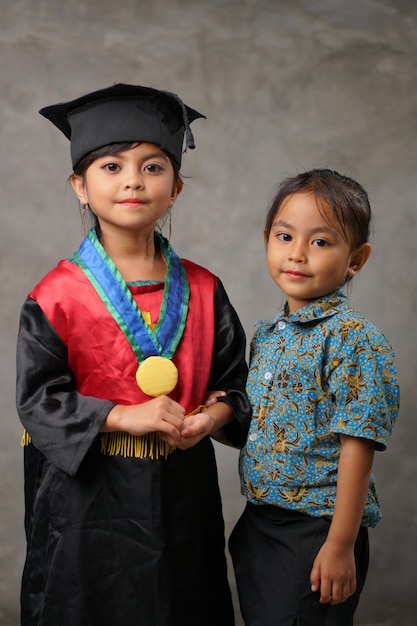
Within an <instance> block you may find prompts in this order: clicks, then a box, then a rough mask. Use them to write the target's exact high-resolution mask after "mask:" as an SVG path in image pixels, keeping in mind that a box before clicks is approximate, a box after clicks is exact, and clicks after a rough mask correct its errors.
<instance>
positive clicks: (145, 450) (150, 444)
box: [100, 432, 175, 459]
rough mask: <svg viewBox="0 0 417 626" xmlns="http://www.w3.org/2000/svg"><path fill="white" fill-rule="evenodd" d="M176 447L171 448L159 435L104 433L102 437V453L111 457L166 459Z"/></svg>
mask: <svg viewBox="0 0 417 626" xmlns="http://www.w3.org/2000/svg"><path fill="white" fill-rule="evenodd" d="M174 450H175V446H170V445H169V444H168V443H167V442H166V441H162V439H161V438H160V437H159V435H158V433H146V435H140V436H137V435H130V434H129V433H123V432H112V433H104V435H103V436H102V437H101V450H100V451H101V453H102V454H109V455H110V456H124V457H125V458H126V457H135V458H137V459H144V458H146V457H150V458H151V459H160V458H161V457H163V458H164V459H166V458H167V457H168V455H169V454H171V452H173V451H174Z"/></svg>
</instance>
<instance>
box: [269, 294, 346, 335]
mask: <svg viewBox="0 0 417 626" xmlns="http://www.w3.org/2000/svg"><path fill="white" fill-rule="evenodd" d="M348 308H349V300H348V298H347V296H346V295H345V294H344V293H343V288H342V287H340V288H339V289H336V290H335V291H332V292H331V293H329V294H327V295H326V296H323V297H321V298H317V299H316V300H312V301H311V302H309V303H308V304H306V305H305V306H303V307H302V308H301V309H298V311H295V313H292V315H288V304H287V302H285V303H284V304H283V306H282V307H281V309H280V311H279V313H278V315H277V316H276V318H275V319H274V320H271V321H270V322H267V325H268V326H275V324H276V323H277V322H278V321H279V320H283V319H284V320H286V321H288V322H291V323H294V324H305V323H307V322H312V321H318V320H321V319H325V318H327V317H331V316H332V315H335V314H336V313H340V311H341V310H342V309H343V310H346V309H348Z"/></svg>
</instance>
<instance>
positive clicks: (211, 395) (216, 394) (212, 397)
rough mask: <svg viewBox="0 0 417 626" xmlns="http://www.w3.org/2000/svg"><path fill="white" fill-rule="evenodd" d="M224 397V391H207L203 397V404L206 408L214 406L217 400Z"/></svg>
mask: <svg viewBox="0 0 417 626" xmlns="http://www.w3.org/2000/svg"><path fill="white" fill-rule="evenodd" d="M225 395H226V392H225V391H207V393H206V395H205V396H204V400H203V404H205V405H206V406H211V405H213V404H216V402H217V398H220V397H221V396H225Z"/></svg>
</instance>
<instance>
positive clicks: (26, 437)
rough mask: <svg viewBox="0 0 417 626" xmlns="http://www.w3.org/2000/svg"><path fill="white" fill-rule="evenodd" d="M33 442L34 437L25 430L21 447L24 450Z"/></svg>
mask: <svg viewBox="0 0 417 626" xmlns="http://www.w3.org/2000/svg"><path fill="white" fill-rule="evenodd" d="M31 441H32V437H31V436H30V435H29V433H28V431H27V430H26V428H25V429H24V431H23V435H22V439H21V440H20V445H21V446H22V448H25V447H26V446H28V445H29V444H30V443H31Z"/></svg>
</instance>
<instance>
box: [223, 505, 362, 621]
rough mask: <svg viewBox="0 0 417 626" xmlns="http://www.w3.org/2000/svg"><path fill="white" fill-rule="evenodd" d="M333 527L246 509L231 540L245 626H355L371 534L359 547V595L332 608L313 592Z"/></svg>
mask: <svg viewBox="0 0 417 626" xmlns="http://www.w3.org/2000/svg"><path fill="white" fill-rule="evenodd" d="M329 526H330V520H329V519H327V518H322V517H318V518H314V517H310V516H308V515H304V514H303V513H299V512H297V511H289V510H286V509H280V508H278V507H275V506H269V505H265V506H255V505H253V504H250V503H248V504H247V506H246V509H245V510H244V512H243V513H242V516H241V517H240V519H239V521H238V522H237V524H236V526H235V528H234V530H233V532H232V534H231V537H230V540H229V549H230V553H231V555H232V560H233V565H234V569H235V575H236V582H237V589H238V594H239V602H240V608H241V611H242V616H243V619H244V622H245V625H246V626H352V624H353V615H354V613H355V610H356V608H357V606H358V602H359V596H360V593H361V591H362V589H363V585H364V582H365V578H366V573H367V570H368V562H369V544H368V531H367V528H364V527H361V528H360V530H359V534H358V538H357V541H356V544H355V560H356V575H357V588H356V591H355V593H354V594H353V595H352V596H351V597H350V598H348V599H347V600H346V601H345V602H343V603H341V604H336V605H334V606H332V605H330V604H320V602H319V598H320V593H319V592H315V593H313V592H312V591H311V588H310V573H311V569H312V566H313V562H314V559H315V558H316V556H317V553H318V552H319V550H320V548H321V546H322V545H323V543H324V542H325V540H326V537H327V534H328V531H329Z"/></svg>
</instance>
